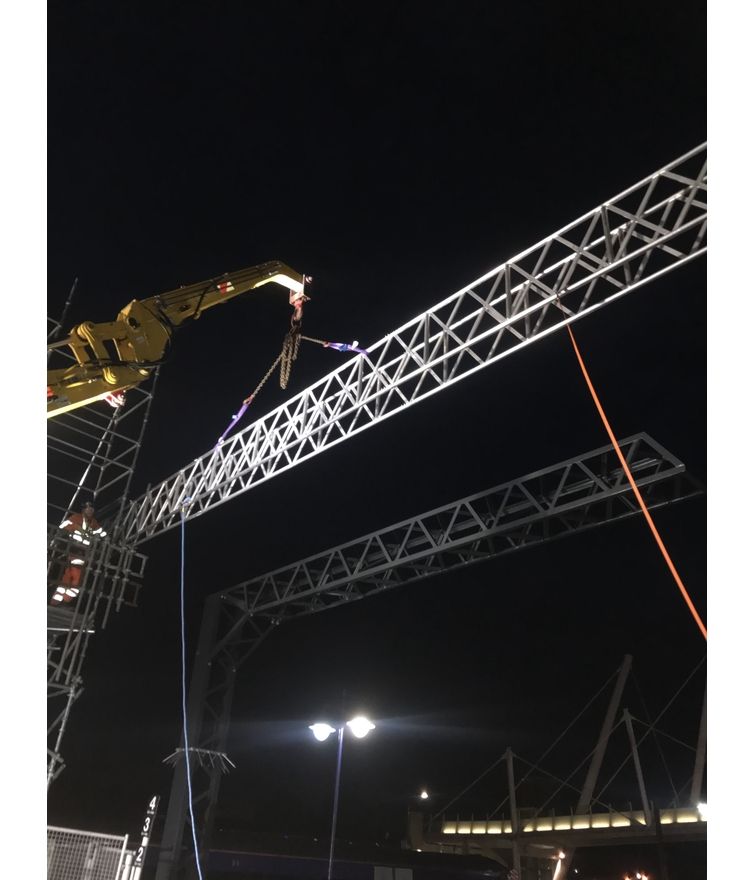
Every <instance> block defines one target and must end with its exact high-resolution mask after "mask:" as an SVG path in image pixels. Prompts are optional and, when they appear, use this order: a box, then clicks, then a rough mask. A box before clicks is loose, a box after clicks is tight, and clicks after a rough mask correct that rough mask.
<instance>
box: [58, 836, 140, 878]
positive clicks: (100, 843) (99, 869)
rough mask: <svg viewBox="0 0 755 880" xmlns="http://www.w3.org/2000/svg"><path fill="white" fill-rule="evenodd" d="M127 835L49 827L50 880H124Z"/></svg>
mask: <svg viewBox="0 0 755 880" xmlns="http://www.w3.org/2000/svg"><path fill="white" fill-rule="evenodd" d="M127 843H128V834H124V835H118V834H97V833H95V832H93V831H76V830H75V829H73V828H56V827H54V826H52V825H48V826H47V880H122V876H121V875H122V868H123V865H124V859H125V856H126V845H127Z"/></svg>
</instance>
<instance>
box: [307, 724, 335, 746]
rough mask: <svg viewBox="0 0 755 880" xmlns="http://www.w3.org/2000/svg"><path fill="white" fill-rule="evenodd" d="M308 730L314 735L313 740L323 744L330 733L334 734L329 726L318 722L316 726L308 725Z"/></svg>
mask: <svg viewBox="0 0 755 880" xmlns="http://www.w3.org/2000/svg"><path fill="white" fill-rule="evenodd" d="M309 729H310V730H311V731H312V733H314V735H315V739H316V740H319V742H325V740H326V739H327V738H328V737H329V736H330V734H331V733H335V732H336V731H335V728H333V727H331V726H330V725H329V724H323V723H322V722H319V721H318V723H317V724H310V725H309Z"/></svg>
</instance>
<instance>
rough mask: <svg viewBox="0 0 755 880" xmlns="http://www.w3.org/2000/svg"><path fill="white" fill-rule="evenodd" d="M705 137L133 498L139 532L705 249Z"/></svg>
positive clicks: (266, 473) (171, 520)
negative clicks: (703, 140) (661, 166)
mask: <svg viewBox="0 0 755 880" xmlns="http://www.w3.org/2000/svg"><path fill="white" fill-rule="evenodd" d="M705 197H706V147H705V145H701V146H700V147H698V148H696V149H695V150H692V151H691V152H690V153H687V154H686V155H684V156H682V157H681V158H680V159H677V160H676V161H675V162H672V163H671V164H670V165H667V166H665V167H664V168H661V169H660V170H658V171H656V172H655V173H654V174H651V175H650V176H649V177H647V178H645V179H644V180H642V181H640V182H639V183H637V184H635V185H634V186H632V187H630V188H629V189H627V190H625V191H624V192H623V193H621V194H619V195H618V196H616V197H614V198H612V199H610V200H609V201H607V202H605V203H604V204H602V205H600V206H599V207H597V208H595V209H594V210H593V211H590V212H589V213H587V214H585V215H584V216H583V217H580V218H579V219H578V220H576V221H575V222H573V223H571V224H570V225H568V226H566V227H564V228H563V229H560V230H559V231H558V232H556V233H554V234H553V235H551V236H549V237H548V238H546V239H544V240H543V241H541V242H540V243H539V244H537V245H535V246H534V247H531V248H530V249H529V250H527V251H524V252H523V253H521V254H519V255H518V256H516V257H514V258H513V259H511V260H509V261H508V262H506V263H504V264H503V265H501V266H498V267H497V268H495V269H493V270H491V271H490V272H488V273H487V274H486V275H484V276H483V277H482V278H480V279H478V280H477V281H475V282H474V283H473V284H470V285H469V286H468V287H465V288H463V289H462V290H460V291H458V292H457V293H455V294H453V295H452V296H449V297H447V298H446V299H444V300H442V301H441V302H439V303H438V304H437V305H435V306H433V307H432V308H431V309H429V310H428V311H427V312H425V313H424V314H422V315H419V316H418V317H417V318H415V319H414V320H412V321H410V322H409V323H407V324H405V325H404V326H403V327H400V328H399V329H398V330H395V331H394V332H392V333H390V334H389V335H388V336H386V337H384V338H383V339H381V340H380V341H379V342H376V343H374V344H373V345H372V346H370V347H369V349H368V355H367V356H358V357H356V358H354V359H352V360H351V361H349V362H347V363H345V364H344V365H343V366H342V367H341V368H340V369H338V370H335V371H333V372H332V373H330V374H329V375H327V376H325V377H324V378H323V379H321V380H320V381H319V382H316V383H315V384H314V385H312V386H310V387H309V388H307V389H305V390H304V391H302V392H301V393H300V394H298V395H296V396H295V397H293V398H291V399H290V400H288V401H287V402H285V403H284V404H282V405H281V406H279V407H278V408H276V409H274V410H272V411H271V412H270V413H269V414H268V415H266V416H264V417H262V418H260V419H258V420H257V421H256V422H254V423H253V424H252V425H250V426H249V427H248V428H246V429H245V430H243V431H241V432H239V433H238V434H236V435H235V436H232V437H230V438H229V439H228V440H226V441H225V442H224V443H223V444H222V445H221V446H220V447H219V448H217V449H216V450H214V451H213V452H211V453H207V454H206V455H204V456H202V457H201V458H198V459H196V460H195V461H194V462H193V463H192V464H191V465H189V466H187V467H185V468H183V469H182V470H180V471H179V472H178V473H176V474H174V475H173V476H171V477H169V478H168V479H166V480H165V481H163V482H162V483H160V484H159V485H157V486H155V487H154V488H152V489H151V490H150V491H149V492H147V493H146V494H145V495H143V496H142V497H141V498H139V499H137V500H136V501H134V502H133V503H132V504H131V506H130V508H129V509H128V510H127V511H126V513H125V515H124V517H123V520H122V522H121V525H120V528H121V531H122V534H123V536H124V540H130V541H135V542H136V543H139V542H141V541H144V540H147V539H148V538H150V537H152V536H153V535H156V534H158V533H160V532H163V531H165V530H167V529H170V528H172V527H174V526H175V525H177V524H178V522H179V520H180V516H181V511H182V506H183V505H184V504H185V503H186V501H187V499H190V501H189V505H188V507H187V508H186V509H187V511H188V517H189V518H192V517H196V516H199V515H201V514H202V513H204V512H205V511H207V510H209V509H211V508H214V507H217V506H218V505H220V504H223V503H224V502H225V501H228V500H229V499H231V498H233V497H235V496H237V495H239V494H241V493H243V492H246V491H247V490H249V489H251V488H252V487H253V486H255V485H256V484H258V483H261V482H263V481H265V480H268V479H270V478H271V477H273V476H275V475H276V474H278V473H280V472H282V471H284V470H288V469H289V468H292V467H294V466H296V465H297V464H299V463H301V462H303V461H305V460H307V459H309V458H312V457H313V456H315V455H317V454H318V453H320V452H323V451H324V450H326V449H329V448H330V447H332V446H334V445H335V444H336V443H340V442H341V441H343V440H346V439H347V438H349V437H351V436H353V435H354V434H357V433H359V432H361V431H364V430H366V429H367V428H369V427H371V426H373V425H376V424H378V423H379V422H381V421H383V420H384V419H386V418H388V417H389V416H391V415H395V414H396V413H398V412H401V411H402V410H404V409H406V408H407V407H409V406H411V405H413V404H415V403H417V402H418V401H420V400H423V399H424V398H426V397H428V396H429V395H431V394H434V393H435V392H437V391H440V390H442V389H443V388H445V387H447V386H449V385H451V384H453V383H454V382H458V381H459V380H461V379H463V378H464V377H465V376H469V375H471V374H472V373H475V372H477V371H479V370H481V369H483V368H484V367H486V366H488V365H490V364H493V363H495V362H496V361H499V360H501V358H503V357H505V356H507V355H509V354H512V353H513V352H515V351H517V350H519V349H521V348H522V347H524V346H525V345H529V344H530V343H532V342H535V341H536V340H538V339H542V338H543V337H544V336H546V335H548V334H550V333H552V332H554V331H555V330H557V329H559V328H561V327H563V326H564V325H565V324H568V323H571V322H572V321H575V320H577V319H578V318H581V317H583V316H585V315H587V314H589V313H591V312H592V311H594V310H596V309H598V308H601V307H602V306H605V305H607V304H608V303H610V302H612V301H613V300H615V299H617V298H618V297H620V296H623V295H624V294H626V293H629V292H630V291H632V290H636V289H637V288H638V287H639V286H640V285H643V284H645V283H646V282H648V281H650V280H652V279H654V278H657V277H659V276H660V275H663V274H665V273H666V272H668V271H670V270H672V269H674V268H676V267H678V266H680V265H682V264H683V263H685V262H687V261H689V260H691V259H693V258H694V257H697V256H699V255H700V254H702V253H704V251H705V234H706V223H707V209H706V198H705Z"/></svg>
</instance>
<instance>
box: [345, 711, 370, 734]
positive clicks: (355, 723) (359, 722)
mask: <svg viewBox="0 0 755 880" xmlns="http://www.w3.org/2000/svg"><path fill="white" fill-rule="evenodd" d="M346 726H347V727H348V728H349V730H350V731H351V732H352V733H353V734H354V736H355V737H356V738H357V739H362V738H363V737H365V736H367V734H368V733H369V732H370V731H371V730H374V729H375V725H374V724H373V723H372V722H371V721H370V720H369V718H365V717H364V715H357V717H356V718H352V719H351V721H348V722H347V723H346Z"/></svg>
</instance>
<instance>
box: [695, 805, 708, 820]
mask: <svg viewBox="0 0 755 880" xmlns="http://www.w3.org/2000/svg"><path fill="white" fill-rule="evenodd" d="M697 812H698V813H699V814H700V815H701V816H702V817H703V819H707V818H708V805H707V804H705V803H699V804H698V805H697Z"/></svg>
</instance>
